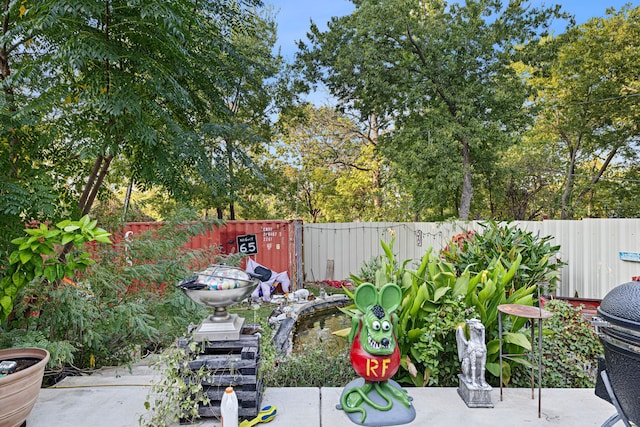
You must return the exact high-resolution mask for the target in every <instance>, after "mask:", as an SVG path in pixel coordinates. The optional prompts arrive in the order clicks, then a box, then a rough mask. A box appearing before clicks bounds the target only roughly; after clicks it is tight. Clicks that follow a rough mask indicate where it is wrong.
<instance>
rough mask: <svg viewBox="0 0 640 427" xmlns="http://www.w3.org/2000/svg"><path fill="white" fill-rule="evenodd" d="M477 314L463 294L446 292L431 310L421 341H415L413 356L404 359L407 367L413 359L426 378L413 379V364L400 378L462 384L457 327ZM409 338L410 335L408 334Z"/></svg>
mask: <svg viewBox="0 0 640 427" xmlns="http://www.w3.org/2000/svg"><path fill="white" fill-rule="evenodd" d="M473 317H475V311H474V309H473V307H471V308H469V307H467V306H466V305H465V303H464V300H463V298H462V297H461V296H458V297H457V298H452V297H451V296H449V295H446V296H445V297H444V298H443V299H442V304H441V305H440V306H439V307H438V309H437V310H435V311H433V312H431V313H427V314H426V315H425V316H424V318H423V320H424V327H423V329H422V330H423V333H421V334H420V336H419V338H418V340H417V341H415V342H413V343H412V346H411V349H410V352H411V355H412V357H413V359H412V361H411V362H410V361H409V359H407V358H405V359H403V360H402V361H401V363H402V366H403V368H405V369H407V367H408V366H410V363H413V365H414V366H416V365H417V366H419V368H416V369H417V370H418V371H420V369H423V370H424V376H423V377H422V378H419V377H416V378H415V380H414V379H412V377H411V376H410V375H407V374H410V373H411V368H408V371H407V372H406V373H405V374H404V375H403V376H401V377H399V378H398V380H399V381H400V382H404V383H413V384H415V383H416V381H420V380H422V381H423V383H422V384H420V385H424V386H441V387H450V386H455V385H457V384H458V378H457V374H458V373H460V361H459V360H458V349H457V345H456V328H457V327H458V326H460V325H461V324H464V322H465V321H466V320H467V319H471V318H473ZM405 339H406V338H405Z"/></svg>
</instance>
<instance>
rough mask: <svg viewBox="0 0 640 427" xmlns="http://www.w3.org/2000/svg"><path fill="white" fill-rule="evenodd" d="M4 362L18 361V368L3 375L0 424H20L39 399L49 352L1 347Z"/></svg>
mask: <svg viewBox="0 0 640 427" xmlns="http://www.w3.org/2000/svg"><path fill="white" fill-rule="evenodd" d="M3 361H5V362H6V361H12V362H16V365H17V367H16V370H15V372H13V373H10V374H5V375H3V376H2V377H0V426H7V427H14V426H20V425H22V423H24V422H25V421H26V419H27V417H28V416H29V413H30V412H31V409H32V408H33V405H35V403H36V401H37V400H38V395H39V394H40V386H41V385H42V378H43V376H44V368H45V366H46V365H47V362H48V361H49V352H48V351H47V350H43V349H41V348H12V349H7V350H0V362H3Z"/></svg>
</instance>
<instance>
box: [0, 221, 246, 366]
mask: <svg viewBox="0 0 640 427" xmlns="http://www.w3.org/2000/svg"><path fill="white" fill-rule="evenodd" d="M213 226H214V224H213V223H197V224H191V223H190V224H187V225H185V224H180V223H167V224H166V225H164V226H163V227H162V228H161V229H158V230H155V231H151V232H148V233H141V234H138V235H135V236H133V238H131V239H130V240H124V239H121V240H119V241H118V242H117V243H115V244H113V245H103V246H94V247H93V249H92V258H93V259H94V260H96V262H95V263H94V264H92V265H91V266H90V267H89V268H88V269H87V271H86V272H85V274H83V275H81V276H78V277H76V278H75V279H74V280H67V279H65V280H62V281H59V282H58V283H56V285H55V286H53V285H51V284H50V283H46V282H45V283H44V284H43V282H42V281H40V280H32V281H31V282H30V283H29V284H27V285H25V286H24V288H23V289H22V290H21V292H20V294H19V295H18V298H17V299H16V307H15V310H14V312H13V314H12V317H11V319H10V321H9V322H8V323H6V324H5V325H2V326H1V328H2V329H3V334H2V335H1V339H0V346H2V347H12V346H29V345H37V346H38V347H43V348H46V349H48V350H49V351H50V352H51V356H52V357H51V362H50V365H49V367H50V368H51V369H52V370H53V375H58V374H60V373H63V371H65V370H66V369H68V368H69V367H70V366H73V369H80V370H82V369H88V368H93V367H99V366H104V365H119V364H126V363H128V362H130V361H131V360H132V358H134V357H136V356H138V355H139V354H140V352H141V351H150V350H155V349H156V348H158V347H164V346H167V345H168V344H170V343H171V342H172V341H173V340H175V338H176V337H178V336H182V335H184V334H186V332H187V328H188V326H189V324H191V323H197V322H199V321H201V320H202V318H204V317H205V316H206V314H207V312H206V309H204V308H203V307H201V306H198V305H196V304H195V303H193V302H192V301H191V300H190V299H189V298H187V297H186V296H185V295H184V294H183V292H182V291H180V290H178V289H177V288H176V287H175V286H174V285H175V283H177V282H178V281H180V280H181V279H183V278H185V277H187V276H189V275H191V274H192V273H193V271H197V270H199V269H201V268H202V267H204V266H206V265H207V264H210V263H213V262H220V261H222V260H223V257H222V256H221V255H220V254H219V251H218V249H217V248H215V247H213V248H209V249H206V250H198V251H189V250H185V249H184V245H185V244H186V242H187V241H188V240H189V238H190V237H191V236H194V235H197V234H200V233H202V232H204V231H206V230H207V229H210V228H211V227H213ZM113 240H116V241H117V240H118V236H115V238H114V239H113ZM239 261H240V257H239V256H238V255H235V256H232V257H225V258H224V262H225V263H227V264H229V265H237V264H238V263H239Z"/></svg>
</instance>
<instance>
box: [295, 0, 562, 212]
mask: <svg viewBox="0 0 640 427" xmlns="http://www.w3.org/2000/svg"><path fill="white" fill-rule="evenodd" d="M354 4H355V5H356V10H355V11H354V12H353V13H352V14H351V15H349V16H346V17H342V18H333V19H332V21H331V22H330V23H329V29H328V30H327V31H326V32H321V31H320V30H319V29H318V28H317V27H316V26H315V25H312V27H311V31H310V33H309V34H308V37H309V44H308V45H306V44H304V43H301V44H300V49H301V52H300V54H299V63H300V64H301V66H303V67H304V69H305V70H306V76H307V77H308V78H309V79H310V80H311V81H320V82H322V83H324V84H325V85H326V86H327V87H328V88H329V90H330V91H331V93H332V94H333V95H334V96H335V97H336V98H337V99H338V100H339V102H340V103H342V104H343V105H345V106H348V107H350V108H353V109H355V110H357V111H359V112H360V114H361V115H362V116H363V117H366V116H367V115H369V114H371V113H375V114H377V115H378V116H379V117H388V118H389V119H388V120H387V121H386V122H385V124H386V125H387V126H392V128H393V130H394V131H395V133H394V134H393V137H394V140H392V142H390V143H389V144H390V145H391V146H392V147H393V148H392V151H393V153H394V154H395V155H394V159H393V160H394V161H395V162H396V164H397V165H399V166H405V170H406V171H407V172H409V173H412V175H411V178H412V179H414V180H416V181H418V182H421V181H422V179H421V175H420V173H416V171H415V168H413V167H412V166H411V165H410V164H407V163H406V162H411V161H412V160H414V159H413V158H412V157H413V156H416V155H423V153H428V152H431V151H432V150H433V149H432V147H430V146H429V145H428V141H429V138H425V137H422V138H416V137H415V135H416V134H418V133H420V132H423V133H427V134H428V132H431V133H432V136H434V134H435V133H436V132H437V133H438V138H437V139H436V141H437V143H438V144H442V148H441V149H439V151H440V152H443V153H446V161H445V167H447V168H448V169H447V171H446V173H442V174H440V175H439V176H437V178H438V180H437V181H434V179H436V175H432V176H431V177H430V178H431V180H427V181H426V182H424V181H422V182H424V184H423V185H422V186H420V185H419V184H418V185H416V186H415V187H414V190H419V189H420V188H422V187H424V186H431V187H435V188H437V189H447V190H448V191H449V194H451V193H452V192H453V191H455V192H456V193H458V195H459V203H458V205H457V210H458V212H457V213H458V217H459V218H462V219H467V218H468V217H469V215H470V212H471V207H472V204H471V202H472V197H473V189H474V184H473V179H474V171H475V169H476V168H478V167H479V165H480V164H481V163H482V164H483V166H484V167H485V168H490V167H491V165H492V164H493V163H495V161H496V156H495V153H497V152H498V151H500V150H501V149H502V148H503V147H506V146H508V145H509V144H510V143H512V142H513V140H514V135H515V133H516V131H517V130H519V129H521V128H522V127H523V125H524V123H525V119H526V114H524V109H523V106H524V105H525V102H526V100H527V95H528V94H527V90H526V87H525V86H524V84H523V82H522V80H521V79H520V78H519V76H518V75H517V74H516V72H515V71H514V69H513V68H512V67H511V64H512V63H514V62H515V61H516V60H518V59H519V58H521V57H523V56H524V53H525V52H526V51H527V49H526V48H528V46H529V45H536V44H537V43H538V41H539V40H540V36H541V35H544V30H545V29H546V28H548V26H549V24H550V19H551V18H552V17H553V16H557V15H558V13H559V7H558V6H556V7H552V8H535V7H530V6H529V5H528V4H526V3H523V2H522V1H510V2H509V3H508V4H507V6H506V7H502V2H500V1H497V0H496V1H472V0H470V1H467V2H466V3H465V4H464V5H460V4H459V3H447V2H445V1H442V0H428V1H418V0H412V1H405V2H401V3H398V2H396V1H391V0H383V1H375V2H374V1H368V0H358V1H354ZM395 138H397V139H395ZM432 140H433V139H432ZM407 146H409V147H410V148H409V149H408V150H403V148H404V147H407ZM454 159H455V161H452V160H454ZM434 160H436V162H435V163H434V164H432V165H431V168H433V169H437V170H441V168H442V166H441V165H440V164H439V163H438V159H434ZM452 181H453V182H456V183H457V186H456V188H452ZM437 191H438V190H437ZM438 194H442V193H441V192H439V193H438Z"/></svg>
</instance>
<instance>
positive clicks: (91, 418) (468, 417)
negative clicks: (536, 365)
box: [27, 362, 622, 427]
mask: <svg viewBox="0 0 640 427" xmlns="http://www.w3.org/2000/svg"><path fill="white" fill-rule="evenodd" d="M157 375H158V374H157V373H156V372H155V371H154V370H153V369H151V368H149V367H148V366H145V364H144V362H143V363H141V364H138V365H137V366H135V367H134V368H133V371H132V372H129V370H128V369H125V368H114V369H103V370H100V371H98V372H97V373H95V374H94V375H91V376H83V377H67V378H66V379H65V380H63V381H62V382H60V383H59V384H57V385H56V386H55V387H51V388H46V389H42V390H41V391H40V396H39V398H38V401H37V403H36V405H35V407H34V409H33V411H32V412H31V414H30V416H29V418H28V419H27V426H28V427H85V426H86V427H135V426H138V425H139V419H140V417H141V416H143V415H145V414H146V413H147V412H146V410H145V407H144V402H145V400H146V398H147V396H148V395H149V392H150V390H151V385H152V383H153V382H154V381H157V379H158V377H157ZM408 391H409V395H410V396H411V397H412V398H413V404H414V406H415V409H416V419H415V420H414V421H413V422H411V423H410V424H406V425H408V426H436V427H438V426H447V427H455V426H473V427H484V426H486V427H494V426H551V425H553V426H563V427H572V426H575V427H586V426H601V425H602V423H603V422H604V421H605V420H606V419H607V418H609V417H610V416H611V415H613V414H614V413H615V409H614V407H613V406H612V405H611V404H609V403H607V402H605V401H604V400H602V399H600V398H598V397H597V396H596V395H595V394H594V391H593V389H543V390H542V417H541V418H538V401H537V399H531V389H504V391H503V401H502V402H501V401H500V399H499V390H498V389H494V390H493V391H492V401H493V403H494V405H495V407H494V408H488V409H487V408H476V409H470V408H468V407H467V406H466V405H465V404H464V402H463V401H462V399H461V398H460V397H459V396H458V394H457V391H456V389H455V388H435V387H432V388H409V389H408ZM341 392H342V388H332V387H323V388H268V389H266V390H265V394H264V397H263V400H262V406H266V405H273V406H275V407H277V410H278V412H277V415H276V417H275V419H274V420H273V421H271V422H270V423H269V424H268V425H269V426H270V427H298V426H303V427H321V426H322V427H339V426H354V425H355V424H353V423H352V422H351V421H350V420H349V419H348V418H347V416H346V414H345V413H344V412H343V411H340V410H337V409H336V404H337V403H338V401H339V399H340V394H341ZM536 397H537V390H536ZM147 414H148V413H147ZM177 425H178V424H176V426H177ZM183 425H184V424H183ZM193 425H198V426H203V427H204V426H207V427H209V426H219V425H220V423H219V421H217V420H212V419H207V420H205V421H201V422H199V423H197V424H193ZM619 425H622V422H619Z"/></svg>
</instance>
